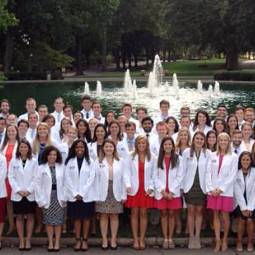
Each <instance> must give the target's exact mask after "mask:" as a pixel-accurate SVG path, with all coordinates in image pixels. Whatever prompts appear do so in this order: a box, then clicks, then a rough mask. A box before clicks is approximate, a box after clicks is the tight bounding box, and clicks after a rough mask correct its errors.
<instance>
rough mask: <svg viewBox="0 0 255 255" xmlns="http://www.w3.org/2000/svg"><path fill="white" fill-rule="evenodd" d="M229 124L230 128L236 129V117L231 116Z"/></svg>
mask: <svg viewBox="0 0 255 255" xmlns="http://www.w3.org/2000/svg"><path fill="white" fill-rule="evenodd" d="M228 126H229V128H230V129H235V128H236V126H237V121H236V118H235V117H230V118H229V120H228Z"/></svg>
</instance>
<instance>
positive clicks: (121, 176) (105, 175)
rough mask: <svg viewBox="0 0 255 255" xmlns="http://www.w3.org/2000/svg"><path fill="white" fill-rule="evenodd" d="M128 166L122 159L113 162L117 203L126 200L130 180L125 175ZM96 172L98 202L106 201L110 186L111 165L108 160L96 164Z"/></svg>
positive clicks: (114, 191)
mask: <svg viewBox="0 0 255 255" xmlns="http://www.w3.org/2000/svg"><path fill="white" fill-rule="evenodd" d="M125 166H126V164H125V163H124V161H123V160H122V159H120V160H119V161H118V160H116V159H114V161H113V194H114V197H115V199H116V200H117V201H121V200H126V198H127V193H126V189H127V187H128V184H129V183H128V180H127V178H126V176H125V173H124V171H123V170H124V167H125ZM95 171H96V194H97V196H96V201H105V200H106V197H107V194H108V185H109V164H108V162H107V160H106V159H103V161H102V163H100V162H99V161H98V160H97V161H96V162H95Z"/></svg>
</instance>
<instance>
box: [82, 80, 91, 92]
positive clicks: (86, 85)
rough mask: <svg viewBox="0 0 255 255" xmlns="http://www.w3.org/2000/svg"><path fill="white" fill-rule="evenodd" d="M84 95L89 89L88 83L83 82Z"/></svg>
mask: <svg viewBox="0 0 255 255" xmlns="http://www.w3.org/2000/svg"><path fill="white" fill-rule="evenodd" d="M83 93H84V94H85V95H90V89H89V84H88V83H87V82H85V84H84V92H83Z"/></svg>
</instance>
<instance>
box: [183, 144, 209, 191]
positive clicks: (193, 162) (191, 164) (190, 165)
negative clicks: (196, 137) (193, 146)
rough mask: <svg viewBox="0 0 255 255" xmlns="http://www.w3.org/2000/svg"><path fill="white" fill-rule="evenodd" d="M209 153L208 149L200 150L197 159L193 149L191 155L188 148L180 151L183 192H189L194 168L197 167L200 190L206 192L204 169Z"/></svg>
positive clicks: (193, 176)
mask: <svg viewBox="0 0 255 255" xmlns="http://www.w3.org/2000/svg"><path fill="white" fill-rule="evenodd" d="M210 154H211V152H210V151H209V150H205V151H204V150H201V152H200V156H199V159H198V160H197V157H196V154H195V151H194V154H193V157H190V148H187V149H186V150H185V151H184V152H183V153H182V161H183V170H184V176H183V183H182V189H183V191H184V193H187V192H189V190H190V189H191V187H192V185H193V183H194V179H195V175H196V170H197V167H198V175H199V184H200V187H201V189H202V191H203V192H204V193H205V194H206V184H205V181H206V180H205V177H206V169H207V168H208V163H209V160H210Z"/></svg>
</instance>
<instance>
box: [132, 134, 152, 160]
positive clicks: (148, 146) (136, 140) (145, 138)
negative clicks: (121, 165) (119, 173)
mask: <svg viewBox="0 0 255 255" xmlns="http://www.w3.org/2000/svg"><path fill="white" fill-rule="evenodd" d="M141 140H145V141H146V151H145V155H146V158H147V159H148V160H150V159H151V151H150V144H149V140H148V138H147V137H146V136H145V135H139V136H137V137H136V139H135V151H134V152H133V153H132V158H133V159H134V158H135V156H136V155H138V154H139V151H138V143H139V142H140V141H141Z"/></svg>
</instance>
